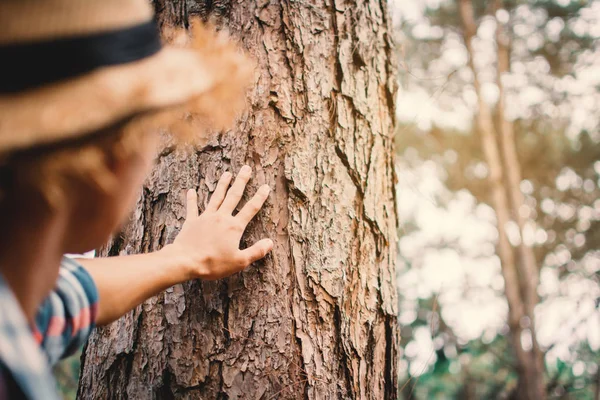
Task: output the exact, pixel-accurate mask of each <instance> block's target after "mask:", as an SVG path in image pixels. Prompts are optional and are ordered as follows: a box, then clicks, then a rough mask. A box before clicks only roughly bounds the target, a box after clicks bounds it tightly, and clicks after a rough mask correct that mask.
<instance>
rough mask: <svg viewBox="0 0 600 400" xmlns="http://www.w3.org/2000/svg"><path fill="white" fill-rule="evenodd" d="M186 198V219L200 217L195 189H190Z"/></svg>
mask: <svg viewBox="0 0 600 400" xmlns="http://www.w3.org/2000/svg"><path fill="white" fill-rule="evenodd" d="M186 197H187V200H186V216H185V219H186V220H188V219H192V218H195V217H197V216H198V195H197V194H196V191H195V190H194V189H189V190H188V191H187V196H186Z"/></svg>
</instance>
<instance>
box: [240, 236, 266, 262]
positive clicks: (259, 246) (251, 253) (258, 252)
mask: <svg viewBox="0 0 600 400" xmlns="http://www.w3.org/2000/svg"><path fill="white" fill-rule="evenodd" d="M271 250H273V241H272V240H271V239H263V240H259V241H258V242H256V243H254V245H252V246H251V247H248V248H247V249H245V250H242V251H241V253H242V259H243V260H244V264H245V266H246V267H247V266H248V265H250V264H252V263H253V262H256V261H258V260H260V259H261V258H263V257H265V256H266V255H267V254H269V252H270V251H271Z"/></svg>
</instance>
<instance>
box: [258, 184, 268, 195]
mask: <svg viewBox="0 0 600 400" xmlns="http://www.w3.org/2000/svg"><path fill="white" fill-rule="evenodd" d="M259 191H260V193H261V194H265V195H266V194H269V193H270V192H271V187H270V186H269V185H262V186H261V187H260V189H259Z"/></svg>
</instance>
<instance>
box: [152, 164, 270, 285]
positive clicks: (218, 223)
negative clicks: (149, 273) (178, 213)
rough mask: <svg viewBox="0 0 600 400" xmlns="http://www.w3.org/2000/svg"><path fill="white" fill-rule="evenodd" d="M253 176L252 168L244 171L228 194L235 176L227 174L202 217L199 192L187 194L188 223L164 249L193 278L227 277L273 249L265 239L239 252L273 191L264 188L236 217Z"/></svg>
mask: <svg viewBox="0 0 600 400" xmlns="http://www.w3.org/2000/svg"><path fill="white" fill-rule="evenodd" d="M251 174H252V169H251V168H250V167H249V166H247V165H246V166H244V167H242V169H241V170H240V172H239V173H238V175H237V177H236V179H235V182H234V183H233V185H232V186H231V188H230V189H229V190H228V188H229V183H230V182H231V179H232V175H231V173H229V172H226V173H224V174H223V175H222V176H221V179H219V183H218V184H217V187H216V189H215V191H214V193H213V195H212V197H211V198H210V201H209V203H208V206H207V207H206V210H204V212H203V213H202V214H201V215H198V198H197V195H196V191H194V190H189V191H188V193H187V216H186V221H185V223H184V224H183V227H182V228H181V232H180V233H179V235H178V236H177V237H176V238H175V240H174V242H173V244H171V245H168V246H165V248H164V249H163V250H164V252H169V253H170V254H171V255H173V256H174V257H176V258H177V259H180V260H182V262H183V263H184V264H185V266H186V268H188V272H189V274H190V278H192V279H197V278H201V279H219V278H224V277H227V276H229V275H232V274H234V273H236V272H238V271H241V270H242V269H244V268H246V267H247V266H248V265H250V264H252V263H253V262H255V261H257V260H260V259H261V258H263V257H265V256H266V255H267V253H269V252H270V251H271V250H272V249H273V241H272V240H271V239H262V240H260V241H258V242H257V243H255V244H254V245H253V246H251V247H249V248H247V249H244V250H240V248H239V244H240V240H241V238H242V234H243V233H244V231H245V230H246V227H247V226H248V223H249V222H250V221H251V220H252V218H254V216H255V215H256V214H257V213H258V212H259V211H260V209H261V208H262V206H263V204H264V203H265V201H266V200H267V197H268V196H269V192H270V190H271V189H270V188H269V186H268V185H263V186H261V187H260V188H259V189H258V191H257V192H256V194H255V195H254V197H252V199H250V200H249V201H248V203H246V204H245V205H244V207H243V208H242V209H241V211H240V212H239V213H238V214H237V215H236V216H233V215H232V214H233V211H234V209H235V207H236V206H237V205H238V203H239V202H240V199H241V198H242V195H243V194H244V190H245V188H246V184H247V183H248V181H249V180H250V176H251Z"/></svg>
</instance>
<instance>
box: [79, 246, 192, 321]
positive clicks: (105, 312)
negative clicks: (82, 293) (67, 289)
mask: <svg viewBox="0 0 600 400" xmlns="http://www.w3.org/2000/svg"><path fill="white" fill-rule="evenodd" d="M78 262H79V263H81V265H82V266H83V267H84V268H85V269H86V270H87V271H88V272H89V273H90V275H91V276H92V278H93V279H94V282H95V283H96V287H97V289H98V293H99V304H98V317H97V319H96V323H97V325H106V324H109V323H110V322H112V321H114V320H116V319H118V318H120V317H121V316H122V315H124V314H125V313H127V312H128V311H130V310H131V309H133V308H134V307H136V306H137V305H138V304H140V303H142V302H144V301H145V300H146V299H148V298H150V297H152V296H153V295H155V294H157V293H159V292H161V291H162V290H164V289H166V288H169V287H171V286H173V285H175V284H177V283H181V282H184V281H186V280H189V279H192V278H193V274H191V273H190V271H189V268H186V266H185V264H186V263H185V262H183V261H182V260H181V257H179V256H178V254H177V253H176V252H169V248H168V246H167V247H165V248H164V249H163V250H161V251H157V252H154V253H149V254H139V255H131V256H119V257H106V258H94V259H79V260H78Z"/></svg>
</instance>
